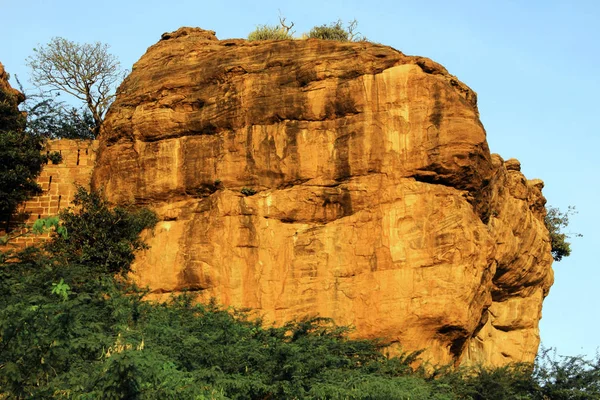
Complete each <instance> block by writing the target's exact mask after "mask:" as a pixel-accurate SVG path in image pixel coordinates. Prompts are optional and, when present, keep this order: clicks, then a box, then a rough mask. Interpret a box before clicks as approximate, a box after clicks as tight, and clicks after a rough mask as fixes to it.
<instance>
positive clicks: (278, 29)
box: [248, 16, 294, 41]
mask: <svg viewBox="0 0 600 400" xmlns="http://www.w3.org/2000/svg"><path fill="white" fill-rule="evenodd" d="M293 26H294V23H293V22H292V23H291V24H290V25H286V23H285V18H284V17H282V16H279V25H275V26H272V25H259V26H257V27H256V29H255V30H254V31H252V32H250V34H249V35H248V40H250V41H254V40H287V39H293V35H294V32H293V31H292V28H293Z"/></svg>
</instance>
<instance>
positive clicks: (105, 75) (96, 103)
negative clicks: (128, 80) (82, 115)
mask: <svg viewBox="0 0 600 400" xmlns="http://www.w3.org/2000/svg"><path fill="white" fill-rule="evenodd" d="M108 47H109V46H108V45H107V44H103V43H100V42H96V43H93V44H88V43H83V44H79V43H76V42H72V41H70V40H67V39H64V38H61V37H55V38H53V39H52V40H51V41H50V43H48V44H47V45H45V46H42V47H40V48H38V49H34V52H35V54H34V55H33V56H30V57H29V58H28V59H27V65H29V67H30V68H31V71H32V74H31V81H32V82H33V84H34V85H36V86H38V87H40V88H48V87H49V88H50V91H63V92H65V93H68V94H70V95H72V96H74V97H75V98H77V99H79V100H81V101H83V102H84V103H85V105H86V106H87V108H88V109H89V110H90V113H91V114H92V117H93V118H94V124H95V126H94V128H93V131H94V132H93V133H94V137H97V136H98V133H99V132H100V125H101V124H102V121H103V119H104V116H105V114H106V111H107V110H108V107H109V106H110V104H111V103H112V101H113V100H114V97H115V86H116V84H117V83H118V81H120V80H121V79H122V76H123V75H122V71H121V64H120V63H119V61H118V60H117V58H116V57H115V56H114V55H112V54H110V53H109V52H108Z"/></svg>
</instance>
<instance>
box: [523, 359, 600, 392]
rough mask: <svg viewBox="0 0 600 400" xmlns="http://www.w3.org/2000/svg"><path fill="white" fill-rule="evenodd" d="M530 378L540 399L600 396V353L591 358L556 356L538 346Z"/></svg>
mask: <svg viewBox="0 0 600 400" xmlns="http://www.w3.org/2000/svg"><path fill="white" fill-rule="evenodd" d="M534 379H535V381H536V382H538V384H539V388H538V390H537V393H538V396H539V398H541V399H553V400H567V399H569V400H571V399H581V400H583V399H586V400H598V399H600V355H598V354H596V359H595V360H587V359H585V358H584V357H582V356H557V355H556V352H555V351H552V350H551V349H542V350H541V351H540V352H539V354H538V357H537V360H536V368H535V371H534Z"/></svg>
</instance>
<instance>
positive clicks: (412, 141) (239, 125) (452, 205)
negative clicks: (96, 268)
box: [92, 28, 553, 365]
mask: <svg viewBox="0 0 600 400" xmlns="http://www.w3.org/2000/svg"><path fill="white" fill-rule="evenodd" d="M97 157H98V159H97V165H96V168H95V170H94V175H93V180H92V184H93V186H95V187H104V189H105V192H106V194H107V195H108V197H109V199H110V200H111V201H113V202H126V203H136V204H143V205H150V206H151V207H152V208H154V209H155V210H156V211H157V213H158V215H159V217H160V219H161V222H159V224H158V225H157V227H156V228H155V230H154V232H153V233H151V234H149V235H148V243H149V245H150V249H149V250H147V251H145V252H143V253H141V254H139V255H138V257H137V260H136V263H135V266H134V268H135V278H136V279H137V280H138V281H139V283H141V284H142V285H149V286H150V288H151V290H152V292H153V293H154V294H155V297H156V298H162V297H166V296H168V294H170V293H174V292H180V291H182V290H189V291H195V292H197V293H198V295H199V298H200V299H203V300H208V299H209V298H212V297H215V298H216V299H217V300H218V301H219V302H221V303H224V304H228V305H233V306H238V307H251V308H253V309H256V310H258V312H259V313H261V314H262V315H264V316H265V318H266V320H267V321H274V322H276V323H282V322H284V321H287V320H290V319H293V318H298V317H302V316H306V315H315V314H319V315H321V316H325V317H332V318H334V319H335V321H336V322H338V323H340V324H348V325H353V326H354V327H356V331H355V334H356V335H357V336H360V337H383V338H385V339H388V340H391V341H393V342H398V343H400V344H401V346H402V347H403V348H404V349H408V350H415V349H425V350H426V353H425V355H426V357H428V358H430V359H431V360H432V361H434V362H439V363H447V362H455V363H460V362H484V363H487V364H493V365H502V364H505V363H507V362H510V361H532V360H533V358H534V356H535V354H536V351H537V348H538V344H539V335H538V321H539V319H540V317H541V308H542V301H543V299H544V297H545V296H546V295H547V293H548V290H549V288H550V286H551V284H552V281H553V274H552V269H551V263H552V256H551V254H550V243H549V239H548V233H547V230H546V229H545V227H544V223H543V217H544V215H545V209H544V203H545V199H544V197H543V196H542V193H541V189H542V187H543V183H542V181H540V180H527V179H526V178H525V177H524V176H523V175H522V174H521V172H520V164H519V162H518V161H517V160H514V159H513V160H508V161H504V160H503V159H502V158H501V157H500V156H498V155H495V154H490V152H489V149H488V145H487V142H486V134H485V130H484V128H483V126H482V124H481V122H480V121H479V115H478V110H477V97H476V94H475V92H473V91H472V90H471V89H470V88H468V87H467V86H466V85H465V84H463V83H462V82H460V81H459V80H458V79H457V78H456V77H454V76H452V75H450V74H449V73H448V72H447V71H446V69H444V67H442V66H441V65H439V64H437V63H435V62H433V61H431V60H429V59H427V58H423V57H411V56H406V55H404V54H402V53H401V52H399V51H397V50H394V49H392V48H390V47H386V46H382V45H376V44H371V43H340V42H333V41H321V40H313V39H310V40H286V41H266V42H247V41H245V40H222V41H219V40H218V39H217V38H216V37H215V35H214V32H212V31H205V30H201V29H198V28H182V29H180V30H178V31H176V32H173V33H170V34H165V35H163V38H162V40H161V41H159V42H158V43H157V44H155V45H154V46H152V47H150V48H149V49H148V51H147V52H146V54H145V55H144V56H143V57H142V58H141V59H140V60H139V61H138V62H137V63H136V64H135V66H134V68H133V70H132V72H131V74H130V75H129V76H128V77H127V79H126V80H125V82H124V83H123V84H122V85H121V87H120V88H119V91H118V96H117V99H116V101H115V103H114V104H113V106H112V107H111V109H110V111H109V113H108V115H107V118H106V121H105V123H104V126H103V130H102V133H101V142H100V147H99V151H98V155H97Z"/></svg>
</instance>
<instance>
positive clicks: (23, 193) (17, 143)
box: [0, 88, 47, 230]
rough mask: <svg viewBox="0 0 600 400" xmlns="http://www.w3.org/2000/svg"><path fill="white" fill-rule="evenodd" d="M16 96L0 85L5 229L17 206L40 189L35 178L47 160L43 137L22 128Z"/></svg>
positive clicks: (0, 196)
mask: <svg viewBox="0 0 600 400" xmlns="http://www.w3.org/2000/svg"><path fill="white" fill-rule="evenodd" d="M18 101H19V99H18V98H17V96H16V95H15V94H13V93H9V92H7V91H5V90H3V89H1V88H0V219H3V220H4V221H5V224H6V226H5V227H4V229H5V230H8V229H9V225H8V223H9V221H10V216H11V215H12V214H13V213H14V211H15V209H16V207H17V205H18V204H19V203H21V202H22V201H24V200H26V199H27V198H29V197H30V196H32V195H34V194H37V193H39V192H40V191H41V188H40V186H39V185H38V184H37V182H36V178H37V176H38V175H39V173H40V171H41V170H42V165H43V164H44V163H45V162H46V161H47V156H45V155H42V154H41V151H42V149H43V140H42V138H40V137H37V136H34V135H30V134H28V133H27V132H25V131H24V129H25V117H24V115H23V113H21V112H20V111H19V109H18Z"/></svg>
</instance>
